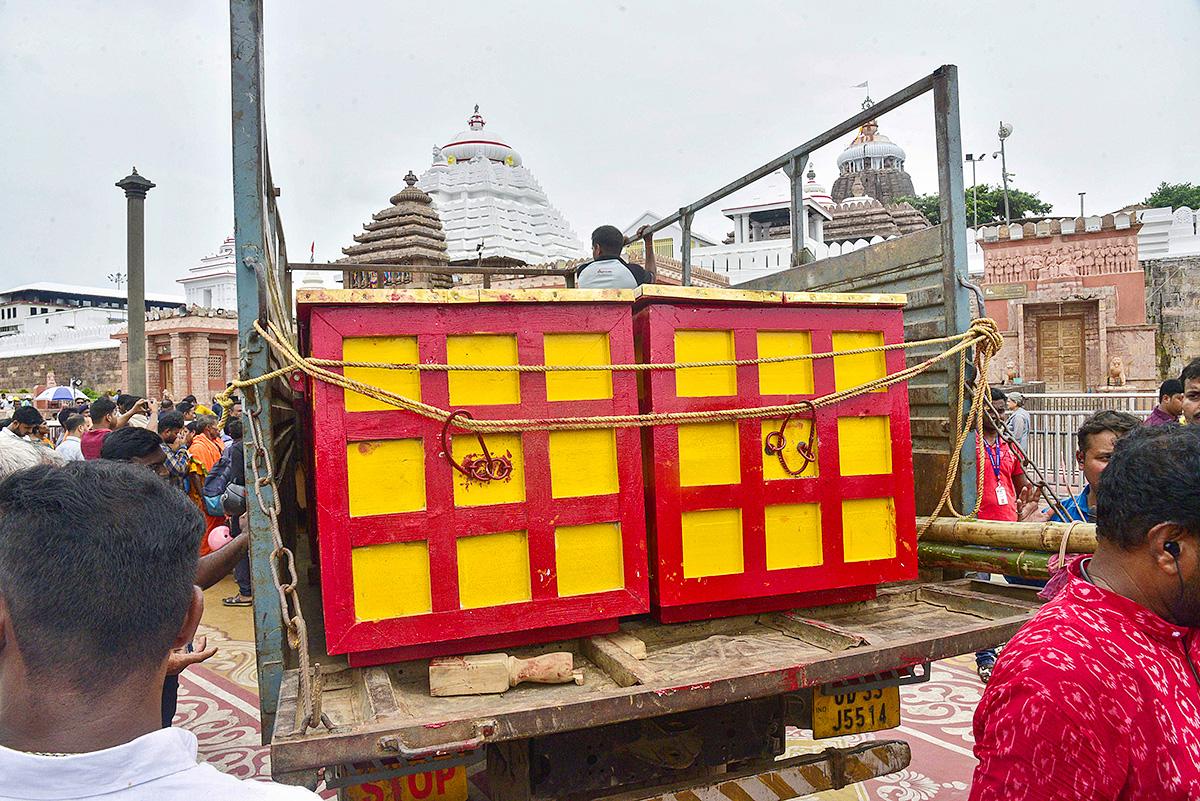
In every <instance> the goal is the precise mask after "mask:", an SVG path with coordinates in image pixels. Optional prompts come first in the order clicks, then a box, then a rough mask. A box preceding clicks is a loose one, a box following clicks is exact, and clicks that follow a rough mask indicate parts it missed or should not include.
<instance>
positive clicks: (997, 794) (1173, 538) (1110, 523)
mask: <svg viewBox="0 0 1200 801" xmlns="http://www.w3.org/2000/svg"><path fill="white" fill-rule="evenodd" d="M1099 501H1100V503H1099V510H1098V516H1097V523H1096V539H1097V547H1096V553H1095V555H1094V556H1092V557H1090V558H1085V559H1082V560H1080V561H1079V562H1077V563H1075V564H1074V565H1072V567H1071V568H1070V578H1069V583H1068V584H1067V586H1066V587H1065V588H1064V589H1063V590H1062V592H1060V593H1059V594H1058V595H1057V596H1056V597H1055V598H1054V600H1052V601H1050V602H1049V603H1047V604H1046V605H1045V606H1044V607H1042V609H1041V611H1039V612H1038V614H1037V616H1036V617H1034V619H1033V620H1032V621H1030V622H1029V623H1027V624H1026V625H1025V626H1024V627H1023V628H1022V629H1021V630H1020V631H1019V632H1018V633H1017V635H1016V636H1015V637H1013V639H1012V640H1011V641H1010V642H1009V644H1008V646H1007V647H1006V648H1005V650H1004V653H1003V654H1002V655H1001V657H1000V659H999V661H998V662H997V663H996V668H995V671H994V672H993V674H992V680H991V682H990V683H989V684H988V686H987V689H986V690H985V691H984V694H983V700H982V701H981V702H980V704H979V707H978V709H977V710H976V712H975V722H974V733H975V756H976V757H977V758H978V759H979V765H978V766H977V767H976V769H975V778H974V782H973V784H972V787H971V799H972V801H993V799H995V800H996V801H999V800H1000V799H1003V800H1004V801H1009V800H1010V799H1051V798H1054V799H1079V798H1086V799H1089V800H1090V801H1099V799H1118V798H1121V799H1154V801H1175V800H1176V799H1178V801H1183V799H1195V798H1200V692H1198V691H1200V673H1198V672H1197V662H1198V661H1200V639H1198V638H1197V636H1196V635H1197V628H1198V627H1200V430H1197V429H1195V428H1179V427H1176V426H1153V427H1144V428H1142V429H1140V430H1137V431H1134V432H1132V433H1130V434H1128V435H1126V436H1125V437H1123V438H1121V440H1120V441H1118V442H1117V443H1116V446H1115V447H1114V449H1113V455H1112V460H1111V461H1110V462H1109V464H1108V466H1107V467H1106V468H1105V469H1104V471H1103V473H1102V474H1101V476H1100V495H1099Z"/></svg>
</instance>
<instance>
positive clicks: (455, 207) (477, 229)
mask: <svg viewBox="0 0 1200 801" xmlns="http://www.w3.org/2000/svg"><path fill="white" fill-rule="evenodd" d="M418 185H419V186H420V188H421V189H422V190H424V191H425V192H427V193H428V194H429V196H430V197H431V198H432V199H433V203H434V206H435V207H436V208H437V211H438V215H439V216H440V217H441V221H442V230H443V232H444V233H445V235H446V250H447V254H448V256H449V258H450V263H451V264H461V263H465V262H473V261H475V260H476V259H478V258H480V257H482V258H483V259H485V260H488V259H494V260H501V261H505V262H523V263H525V264H548V263H551V262H558V261H570V260H572V259H577V258H581V257H583V256H586V255H587V253H588V251H587V249H586V248H585V247H584V245H583V243H582V242H580V241H579V237H578V236H576V234H575V232H574V231H573V230H572V229H571V226H570V225H569V224H568V223H567V221H566V220H565V219H564V218H563V215H562V212H560V211H559V210H558V209H557V208H555V207H554V205H553V204H551V203H550V200H549V198H548V197H547V196H546V192H545V190H543V189H542V187H541V185H540V184H539V183H538V181H537V179H536V178H535V177H534V176H533V173H532V172H530V171H529V168H528V167H526V166H525V165H524V164H523V163H522V161H521V157H520V155H518V154H517V151H516V150H514V149H513V148H512V147H510V146H509V145H508V144H507V143H506V142H505V141H504V139H502V138H501V137H498V136H495V135H493V134H492V133H490V132H489V133H486V134H485V133H484V121H483V117H481V116H479V107H478V106H476V107H475V114H474V115H473V116H472V117H471V119H470V121H469V122H468V129H467V130H466V131H463V132H461V133H459V134H458V135H457V136H455V137H454V138H453V139H452V140H450V143H449V144H447V145H445V146H444V147H435V148H434V149H433V164H432V165H431V166H430V167H429V169H428V170H426V171H425V173H424V174H423V175H422V176H421V177H420V180H419V182H418Z"/></svg>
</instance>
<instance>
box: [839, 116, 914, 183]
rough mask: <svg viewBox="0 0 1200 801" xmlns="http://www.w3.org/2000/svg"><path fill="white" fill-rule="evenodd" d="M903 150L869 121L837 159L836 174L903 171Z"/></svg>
mask: <svg viewBox="0 0 1200 801" xmlns="http://www.w3.org/2000/svg"><path fill="white" fill-rule="evenodd" d="M904 159H905V154H904V148H902V147H900V145H898V144H896V143H895V142H893V141H892V140H891V139H888V138H887V137H886V136H884V135H883V134H881V133H879V125H878V123H876V122H875V121H874V120H871V121H869V122H868V123H867V124H865V125H863V127H862V128H860V129H859V132H858V136H856V137H855V138H854V141H853V142H851V143H850V146H849V147H847V148H846V149H845V150H843V151H842V154H841V155H840V156H838V158H837V166H838V173H840V174H842V175H845V174H846V173H848V172H860V171H862V170H870V169H875V170H879V169H887V168H895V169H897V170H903V169H904Z"/></svg>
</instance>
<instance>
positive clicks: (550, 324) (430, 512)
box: [309, 303, 648, 664]
mask: <svg viewBox="0 0 1200 801" xmlns="http://www.w3.org/2000/svg"><path fill="white" fill-rule="evenodd" d="M589 332H595V333H599V332H603V333H607V334H608V335H609V337H608V339H609V348H610V358H611V361H612V362H613V363H614V364H615V363H628V362H632V361H633V356H634V354H633V332H632V316H631V309H630V307H629V305H628V304H615V303H607V304H605V303H594V304H584V303H578V304H576V303H553V304H535V303H504V304H501V303H496V304H491V303H488V304H466V303H464V304H445V305H439V306H433V305H421V304H413V305H403V306H396V305H391V306H362V305H357V306H351V307H344V306H314V307H312V309H311V313H310V328H309V337H310V341H311V348H312V355H313V356H315V357H318V358H326V359H335V360H340V359H342V341H343V339H344V338H346V337H357V336H390V335H394V336H416V337H417V347H418V353H419V358H420V360H421V361H422V362H425V363H439V364H444V363H446V361H447V352H446V337H447V336H448V335H455V334H491V333H495V334H513V335H515V336H516V340H517V354H518V361H519V363H521V364H543V363H544V348H543V337H542V335H543V334H545V333H589ZM610 375H611V376H612V397H611V398H610V399H601V400H575V401H548V400H547V397H546V380H545V373H540V372H530V373H521V374H519V386H520V403H518V404H508V405H499V404H497V405H478V406H471V407H468V408H469V411H470V412H471V414H472V415H474V417H475V418H476V419H506V418H542V417H566V416H575V415H611V414H632V413H636V411H637V389H636V378H635V376H634V375H633V373H630V372H613V373H610ZM421 400H422V401H424V402H425V403H429V404H431V405H434V406H437V407H440V408H444V409H449V408H451V407H450V405H449V404H450V395H449V382H448V378H447V373H446V372H444V371H429V372H423V373H422V374H421ZM313 408H314V414H313V419H314V431H315V435H314V440H315V444H314V447H315V452H316V459H317V479H316V485H317V486H316V499H317V505H318V541H319V544H320V567H321V585H322V600H323V604H324V610H325V632H326V640H327V646H328V652H329V653H331V654H338V653H350V654H351V660H352V663H356V664H372V663H378V662H382V661H394V660H397V659H415V658H424V657H428V656H434V655H439V654H442V653H455V652H461V650H462V643H464V642H467V643H469V644H471V645H472V646H473V647H496V645H497V644H509V645H511V644H517V643H527V642H536V641H539V640H542V639H558V638H561V637H564V636H567V635H568V633H570V632H571V631H572V630H571V629H570V628H569V627H570V626H573V625H574V626H577V627H578V628H579V633H584V632H586V633H596V632H599V631H611V630H615V627H616V618H617V617H618V616H620V615H630V614H638V613H643V612H646V611H647V609H648V575H647V569H646V539H645V506H644V500H643V495H642V474H641V456H640V446H639V441H638V431H637V429H633V428H626V429H616V430H615V432H614V434H615V441H616V451H617V469H618V485H619V491H618V493H617V494H613V495H602V496H591V497H583V498H554V497H553V496H552V493H551V487H550V466H549V458H548V456H549V434H548V432H546V431H526V432H522V434H521V437H522V448H523V450H524V456H525V458H524V461H525V470H526V475H525V500H524V502H521V503H508V504H496V505H488V506H467V507H456V506H455V504H454V495H453V482H454V480H456V479H455V474H454V473H453V470H452V468H451V467H450V465H449V464H448V462H447V461H446V459H444V458H442V456H441V441H440V435H441V430H442V424H441V423H440V422H437V421H434V420H430V419H427V418H425V417H422V416H419V415H416V414H414V413H411V412H407V411H404V410H400V409H395V410H386V411H366V412H348V411H346V405H345V399H344V393H343V390H342V389H341V388H340V387H338V386H336V385H333V384H328V383H325V382H316V384H315V386H314V389H313ZM458 436H470V437H472V438H473V437H474V435H473V434H464V433H461V432H460V433H459V434H458ZM415 437H420V438H422V439H423V443H424V447H425V488H426V490H425V491H426V507H425V509H424V510H420V511H415V512H404V513H399V514H380V515H372V516H369V517H362V516H360V517H351V515H350V511H349V504H348V499H347V486H348V471H347V457H346V445H347V443H348V442H357V441H364V440H375V439H398V438H415ZM615 521H619V522H620V526H621V537H622V546H623V557H624V579H625V587H624V589H620V590H612V591H606V592H600V593H594V594H589V595H580V596H573V597H566V598H559V597H557V576H556V570H555V543H554V531H555V528H556V527H560V526H571V525H584V524H589V523H599V522H615ZM514 530H521V531H525V532H527V538H528V547H529V559H530V589H531V594H532V600H530V601H523V602H518V603H511V604H504V605H498V606H489V607H483V608H475V609H460V608H459V601H458V567H457V553H456V548H455V541H456V539H457V538H459V537H468V536H472V535H476V534H484V533H490V532H499V531H514ZM415 540H426V541H427V542H428V547H429V563H430V573H431V581H430V594H431V601H432V611H431V612H429V613H425V614H417V615H409V616H405V617H396V618H390V619H385V620H377V621H360V620H358V619H357V618H356V617H355V612H354V586H353V582H354V576H353V572H352V565H351V549H352V547H354V546H360V545H371V544H382V543H389V542H410V541H415ZM579 633H576V634H574V636H579ZM438 644H441V645H440V646H439V645H438ZM364 652H371V653H364Z"/></svg>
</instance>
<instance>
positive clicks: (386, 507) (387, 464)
mask: <svg viewBox="0 0 1200 801" xmlns="http://www.w3.org/2000/svg"><path fill="white" fill-rule="evenodd" d="M346 473H347V482H346V483H347V484H348V486H347V488H346V496H347V498H348V500H349V505H350V516H351V517H361V516H364V515H386V514H395V513H397V512H415V511H417V510H418V509H424V508H425V448H424V447H423V446H422V444H421V440H420V439H419V438H414V439H387V440H372V441H368V442H349V443H347V444H346Z"/></svg>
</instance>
